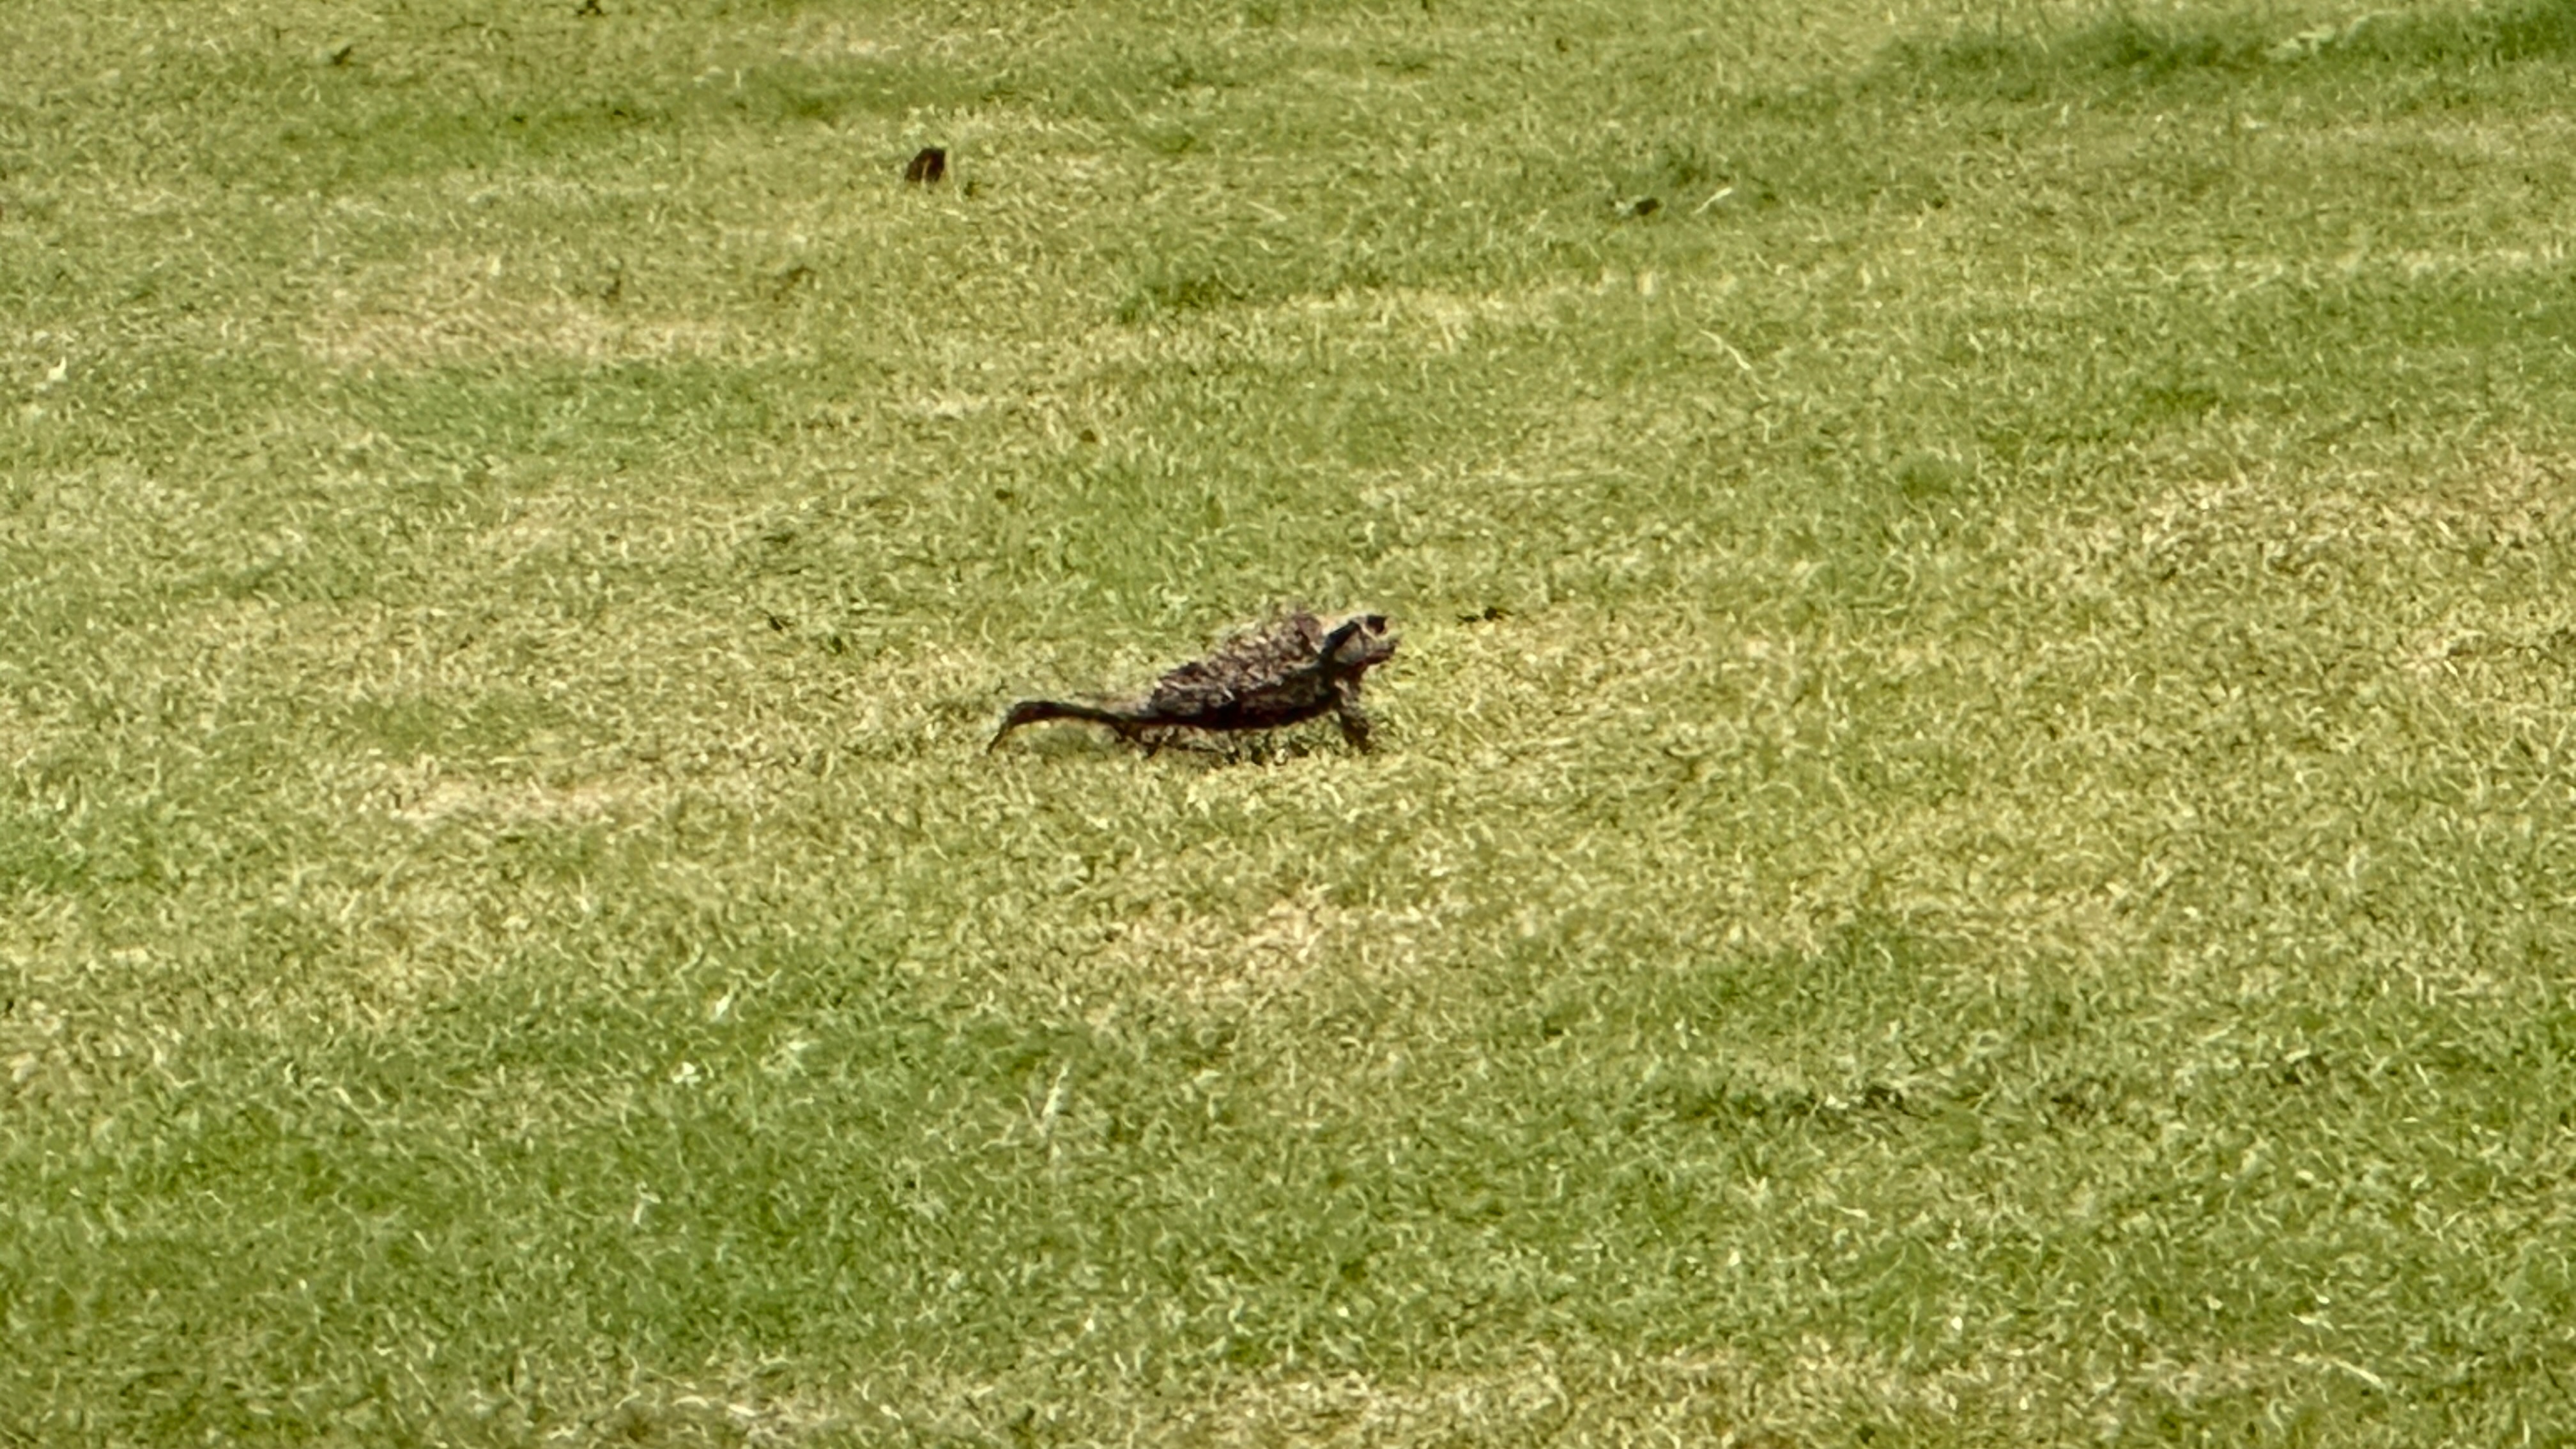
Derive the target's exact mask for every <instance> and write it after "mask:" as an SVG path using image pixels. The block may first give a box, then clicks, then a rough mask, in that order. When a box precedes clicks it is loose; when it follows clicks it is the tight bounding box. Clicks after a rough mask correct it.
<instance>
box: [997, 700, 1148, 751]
mask: <svg viewBox="0 0 2576 1449" xmlns="http://www.w3.org/2000/svg"><path fill="white" fill-rule="evenodd" d="M1051 719H1079V720H1089V721H1090V722H1092V723H1093V724H1105V725H1107V726H1109V727H1110V728H1111V729H1114V730H1118V731H1120V732H1122V733H1123V732H1125V731H1126V730H1128V729H1130V728H1132V727H1133V726H1134V725H1135V723H1136V722H1135V721H1134V720H1132V719H1130V718H1128V717H1127V716H1126V715H1124V714H1121V713H1119V712H1118V711H1117V710H1114V709H1103V708H1101V707H1100V706H1099V705H1096V704H1074V703H1072V702H1070V701H1068V700H1061V699H1024V700H1021V701H1020V702H1019V703H1017V704H1015V705H1012V706H1011V710H1010V713H1008V714H1006V715H1003V716H1002V727H1001V728H1000V729H999V730H996V731H995V732H994V734H993V743H992V744H990V745H986V746H985V747H984V749H985V751H986V752H987V753H990V752H991V751H992V750H993V749H994V748H995V747H996V746H998V745H1000V744H1001V743H1002V737H1003V736H1005V735H1008V734H1009V733H1010V732H1011V731H1013V730H1015V729H1018V728H1019V727H1020V726H1022V725H1030V724H1044V723H1045V722H1047V721H1048V720H1051Z"/></svg>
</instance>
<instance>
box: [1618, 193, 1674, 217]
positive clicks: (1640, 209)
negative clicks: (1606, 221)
mask: <svg viewBox="0 0 2576 1449" xmlns="http://www.w3.org/2000/svg"><path fill="white" fill-rule="evenodd" d="M1610 206H1611V209H1612V210H1613V211H1615V212H1617V213H1618V215H1619V218H1620V219H1621V220H1622V221H1644V220H1645V219H1646V218H1647V217H1650V216H1652V215H1654V214H1655V213H1656V212H1658V211H1661V210H1663V207H1664V203H1663V200H1662V198H1660V197H1653V196H1640V197H1638V198H1636V199H1635V200H1633V201H1614V202H1612V203H1610Z"/></svg>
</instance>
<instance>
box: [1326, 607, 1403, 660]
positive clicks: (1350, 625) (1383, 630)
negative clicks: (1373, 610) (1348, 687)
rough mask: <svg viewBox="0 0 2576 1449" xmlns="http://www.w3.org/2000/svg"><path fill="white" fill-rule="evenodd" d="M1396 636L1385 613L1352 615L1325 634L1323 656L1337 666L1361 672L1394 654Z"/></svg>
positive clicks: (1392, 656)
mask: <svg viewBox="0 0 2576 1449" xmlns="http://www.w3.org/2000/svg"><path fill="white" fill-rule="evenodd" d="M1396 639H1397V635H1396V633H1395V630H1394V629H1392V628H1390V627H1389V626H1388V624H1387V622H1386V615H1384V614H1353V615H1352V616H1351V617H1349V618H1347V619H1344V620H1342V621H1341V622H1340V623H1338V624H1335V625H1334V626H1333V632H1331V633H1330V634H1327V635H1325V636H1324V657H1325V658H1327V659H1329V660H1331V661H1332V663H1333V666H1334V667H1335V668H1336V669H1339V670H1342V671H1346V672H1348V673H1351V674H1361V673H1365V672H1367V671H1368V670H1370V669H1372V668H1374V667H1376V666H1378V665H1380V664H1384V663H1385V662H1386V661H1387V660H1389V659H1391V658H1394V657H1395V645H1396Z"/></svg>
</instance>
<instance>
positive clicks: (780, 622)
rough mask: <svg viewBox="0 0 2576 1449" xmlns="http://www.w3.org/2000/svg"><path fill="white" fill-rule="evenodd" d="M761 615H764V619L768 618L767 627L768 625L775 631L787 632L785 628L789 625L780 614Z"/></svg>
mask: <svg viewBox="0 0 2576 1449" xmlns="http://www.w3.org/2000/svg"><path fill="white" fill-rule="evenodd" d="M762 617H764V618H766V619H768V620H769V627H770V628H772V629H775V630H777V631H778V632H779V633H781V634H784V633H786V632H787V630H788V627H789V626H788V623H787V621H786V620H785V619H784V618H781V617H780V616H778V615H776V614H765V615H763V616H762Z"/></svg>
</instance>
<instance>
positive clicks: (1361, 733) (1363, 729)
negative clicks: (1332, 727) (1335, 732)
mask: <svg viewBox="0 0 2576 1449" xmlns="http://www.w3.org/2000/svg"><path fill="white" fill-rule="evenodd" d="M1333 721H1334V723H1336V724H1339V725H1340V726H1341V727H1342V738H1343V739H1346V740H1348V741H1350V742H1351V748H1352V749H1355V750H1358V751H1360V752H1361V753H1362V754H1366V753H1367V752H1368V747H1369V717H1368V711H1367V710H1364V709H1362V708H1360V702H1359V701H1358V700H1356V699H1353V698H1351V697H1350V696H1348V695H1344V696H1343V697H1342V703H1341V707H1340V708H1339V709H1337V710H1335V711H1334V712H1333Z"/></svg>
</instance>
